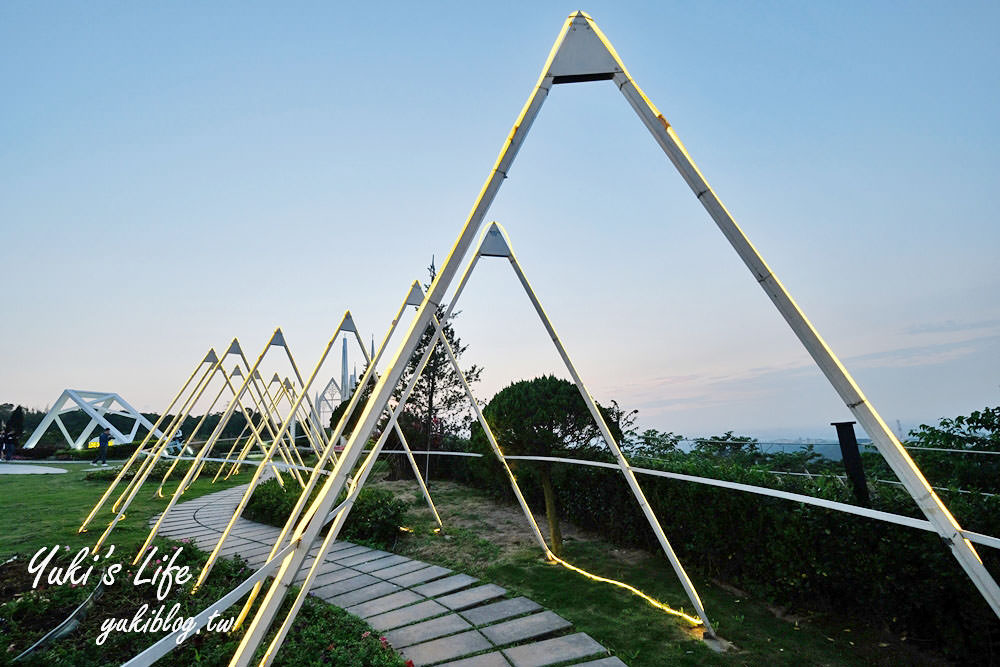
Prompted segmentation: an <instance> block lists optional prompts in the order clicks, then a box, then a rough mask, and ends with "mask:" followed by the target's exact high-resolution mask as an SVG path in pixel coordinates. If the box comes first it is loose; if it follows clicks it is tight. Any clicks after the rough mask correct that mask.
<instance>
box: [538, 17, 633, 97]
mask: <svg viewBox="0 0 1000 667" xmlns="http://www.w3.org/2000/svg"><path fill="white" fill-rule="evenodd" d="M567 23H568V25H567V26H566V27H565V28H564V30H563V33H562V40H561V41H560V42H559V44H558V46H557V47H556V49H555V55H553V57H552V64H551V65H549V69H548V72H547V73H548V74H549V75H550V76H552V77H553V81H552V82H553V83H574V82H577V81H598V80H601V79H610V78H611V77H613V76H614V75H615V74H616V73H618V72H622V71H624V69H623V68H622V66H621V64H620V63H619V62H618V58H617V57H616V56H615V54H614V53H613V52H612V49H611V48H610V45H609V44H608V43H607V41H606V40H605V38H604V36H603V35H602V34H601V31H600V30H599V29H598V28H597V25H596V24H595V23H594V21H593V19H591V18H590V16H588V15H587V14H586V13H585V12H576V13H574V14H570V17H569V19H567Z"/></svg>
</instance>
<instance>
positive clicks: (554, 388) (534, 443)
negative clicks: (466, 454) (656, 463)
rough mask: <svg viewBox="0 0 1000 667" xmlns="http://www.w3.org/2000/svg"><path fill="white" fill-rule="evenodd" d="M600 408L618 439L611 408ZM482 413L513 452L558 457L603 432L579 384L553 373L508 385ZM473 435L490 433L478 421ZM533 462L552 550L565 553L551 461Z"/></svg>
mask: <svg viewBox="0 0 1000 667" xmlns="http://www.w3.org/2000/svg"><path fill="white" fill-rule="evenodd" d="M601 411H602V415H603V417H604V419H605V421H606V422H608V427H609V429H610V430H611V434H612V436H613V437H614V438H616V439H620V438H621V431H620V430H619V429H618V426H617V424H616V423H615V421H614V420H613V419H612V417H611V414H610V412H609V410H607V409H605V408H601ZM483 416H484V417H486V421H487V423H488V424H489V425H490V428H491V429H492V430H493V434H494V435H495V436H496V438H497V443H498V444H499V446H500V449H501V451H503V452H504V453H505V454H509V455H533V456H556V455H558V454H560V453H562V452H563V451H565V450H569V449H581V448H589V447H593V446H594V444H595V442H597V441H598V439H599V438H600V437H601V433H600V430H599V428H598V426H597V424H596V423H595V422H594V419H593V417H592V415H591V414H590V410H589V409H588V408H587V404H586V403H585V402H584V400H583V397H582V396H581V395H580V391H579V389H577V387H576V385H574V384H573V383H571V382H568V381H566V380H561V379H558V378H556V377H553V376H551V375H546V376H544V377H538V378H535V379H533V380H521V381H520V382H515V383H513V384H511V385H509V386H508V387H505V388H504V389H502V390H501V391H500V392H498V393H497V395H496V396H494V397H493V399H492V400H490V402H489V404H488V405H487V406H486V408H485V409H484V410H483ZM472 437H473V439H474V440H478V441H480V443H481V442H482V441H484V440H485V437H486V435H485V433H483V431H482V429H481V428H479V427H478V426H476V427H475V428H473V436H472ZM533 465H536V466H537V470H538V475H539V481H540V483H541V486H542V493H543V495H544V497H545V516H546V518H547V520H548V524H549V536H550V538H551V542H552V551H553V553H555V554H556V555H557V556H558V555H560V554H561V553H562V531H561V530H560V528H559V512H558V507H557V505H556V494H555V490H554V488H553V486H552V474H551V470H552V463H551V462H548V461H540V462H537V464H536V463H533Z"/></svg>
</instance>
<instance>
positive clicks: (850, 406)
mask: <svg viewBox="0 0 1000 667" xmlns="http://www.w3.org/2000/svg"><path fill="white" fill-rule="evenodd" d="M864 402H865V399H863V398H862V399H861V400H860V401H857V402H856V403H848V404H847V407H849V408H850V409H851V410H853V409H854V408H856V407H858V406H859V405H861V404H862V403H864Z"/></svg>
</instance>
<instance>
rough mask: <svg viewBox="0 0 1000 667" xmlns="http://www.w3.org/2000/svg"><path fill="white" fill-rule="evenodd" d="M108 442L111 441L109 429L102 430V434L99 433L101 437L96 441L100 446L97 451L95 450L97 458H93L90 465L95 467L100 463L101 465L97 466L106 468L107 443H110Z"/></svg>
mask: <svg viewBox="0 0 1000 667" xmlns="http://www.w3.org/2000/svg"><path fill="white" fill-rule="evenodd" d="M110 441H111V429H109V428H106V429H104V432H103V433H101V437H99V438H98V439H97V442H98V444H99V445H100V447H98V449H97V458H95V459H94V460H93V462H92V463H91V464H90V465H92V466H96V465H98V463H97V462H98V461H100V462H101V463H100V464H99V465H102V466H105V467H107V465H108V442H110Z"/></svg>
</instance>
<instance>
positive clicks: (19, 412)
mask: <svg viewBox="0 0 1000 667" xmlns="http://www.w3.org/2000/svg"><path fill="white" fill-rule="evenodd" d="M7 430H8V431H10V432H11V433H13V434H14V442H15V443H18V442H20V441H21V432H22V431H24V408H22V407H21V406H20V405H19V406H17V408H16V409H15V410H14V412H12V413H11V415H10V419H9V420H7Z"/></svg>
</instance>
